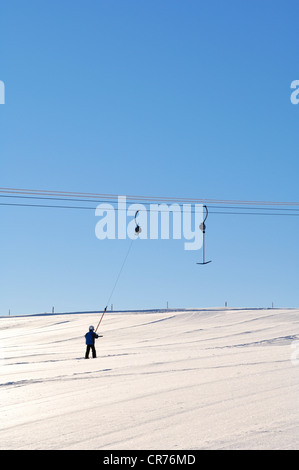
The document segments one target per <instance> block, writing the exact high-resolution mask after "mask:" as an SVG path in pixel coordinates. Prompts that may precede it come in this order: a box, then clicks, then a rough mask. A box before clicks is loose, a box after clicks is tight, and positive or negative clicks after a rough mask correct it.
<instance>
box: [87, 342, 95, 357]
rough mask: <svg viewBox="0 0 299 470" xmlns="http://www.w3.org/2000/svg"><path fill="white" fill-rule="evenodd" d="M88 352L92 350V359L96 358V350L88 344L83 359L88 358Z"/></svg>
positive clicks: (92, 345)
mask: <svg viewBox="0 0 299 470" xmlns="http://www.w3.org/2000/svg"><path fill="white" fill-rule="evenodd" d="M90 350H92V357H93V358H95V357H97V353H96V348H95V347H94V344H88V345H87V346H86V353H85V359H88V358H89V351H90Z"/></svg>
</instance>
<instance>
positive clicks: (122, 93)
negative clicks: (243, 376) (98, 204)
mask: <svg viewBox="0 0 299 470" xmlns="http://www.w3.org/2000/svg"><path fill="white" fill-rule="evenodd" d="M298 18H299V4H298V2H297V1H290V0H286V1H284V2H283V1H281V0H279V1H278V0H258V1H257V0H252V1H250V2H248V1H240V0H227V1H222V0H221V1H220V0H216V1H215V0H214V1H213V0H212V1H211V0H209V1H200V0H197V1H194V0H188V1H182V0H180V1H178V0H159V1H157V0H147V1H140V0H109V1H108V0H105V1H104V0H97V1H96V0H84V1H83V0H72V1H70V0H59V1H58V0H51V1H40V0H28V1H26V2H25V1H23V0H13V1H11V0H2V1H1V6H0V80H2V81H4V83H5V86H6V103H5V105H1V106H0V136H1V140H0V186H1V187H13V188H32V189H49V190H62V191H78V192H96V193H112V194H128V195H130V194H136V195H149V196H154V195H155V196H171V197H179V198H184V197H191V198H215V199H242V200H246V199H247V200H269V201H298V200H299V196H298V176H299V158H298V157H299V155H298V145H299V141H298V135H299V132H298V131H299V105H297V106H295V105H292V104H291V102H290V94H291V89H290V84H291V82H292V81H293V80H296V79H299V56H298V50H299V39H298V38H299V36H298ZM0 220H1V231H0V243H1V244H0V254H1V255H0V256H1V268H0V269H1V282H0V314H7V313H8V310H9V309H11V313H12V314H19V313H37V312H44V311H48V312H49V311H51V308H52V306H55V309H56V311H71V310H82V309H86V310H92V309H101V308H103V307H104V306H105V302H106V301H107V298H108V296H109V292H110V290H111V288H112V286H113V283H114V280H115V277H116V275H117V272H118V270H119V267H120V265H121V262H122V259H123V256H124V254H125V252H126V250H127V247H128V243H129V240H125V241H113V240H111V241H108V240H106V241H100V240H97V238H96V237H95V233H94V228H95V224H96V221H97V220H96V218H95V215H94V213H93V212H92V211H91V212H88V211H87V212H85V211H63V210H62V209H60V210H59V209H56V210H55V209H45V210H43V209H31V208H17V207H2V208H0ZM208 220H209V224H208V230H207V256H208V257H209V258H212V259H213V262H212V263H211V264H210V265H208V266H206V267H204V268H202V267H200V266H197V265H196V261H199V260H200V258H201V256H202V253H201V252H186V251H184V250H183V242H182V241H165V240H157V241H152V240H138V242H137V243H136V244H134V247H133V250H132V252H131V253H130V257H129V259H128V261H127V264H126V266H125V269H124V271H123V273H122V277H121V279H120V281H119V284H118V286H117V289H116V291H115V294H114V296H113V299H112V302H113V304H114V308H115V309H117V308H122V309H130V308H152V307H164V306H165V305H166V302H167V301H168V302H169V306H170V307H176V306H178V307H201V306H202V307H209V306H211V307H213V306H222V305H224V302H225V301H227V302H228V304H229V305H231V306H234V307H238V306H243V307H247V306H248V307H251V306H256V307H258V306H261V307H267V306H270V305H271V302H272V301H273V302H274V305H275V306H282V307H295V306H297V307H298V304H299V297H298V265H299V250H298V228H299V218H298V217H283V218H278V217H246V216H245V217H242V216H238V217H234V216H227V217H226V216H223V215H219V216H217V215H211V216H210V217H209V219H208Z"/></svg>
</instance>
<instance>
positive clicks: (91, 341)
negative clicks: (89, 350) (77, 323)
mask: <svg viewBox="0 0 299 470" xmlns="http://www.w3.org/2000/svg"><path fill="white" fill-rule="evenodd" d="M98 337H99V335H97V334H96V333H95V332H94V331H89V332H88V333H86V335H85V339H86V344H87V345H90V346H91V345H92V344H94V340H95V339H96V338H98Z"/></svg>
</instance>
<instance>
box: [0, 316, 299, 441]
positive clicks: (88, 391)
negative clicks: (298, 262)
mask: <svg viewBox="0 0 299 470" xmlns="http://www.w3.org/2000/svg"><path fill="white" fill-rule="evenodd" d="M98 320H99V314H97V313H85V314H70V313H69V314H57V315H40V316H20V317H2V318H0V341H1V343H0V367H1V377H0V382H1V383H0V398H1V400H0V449H106V450H108V449H130V450H131V449H135V450H136V449H145V450H146V449H151V450H154V449H164V450H166V449H172V450H180V449H183V450H193V449H296V448H297V449H298V447H299V445H298V443H299V310H294V309H286V310H276V309H271V310H260V309H256V310H246V309H244V310H240V309H233V310H229V309H210V310H208V309H204V310H177V311H175V310H174V311H171V310H164V311H146V312H113V313H112V312H107V313H106V315H105V317H104V320H103V322H102V324H101V327H100V331H98V333H99V334H102V335H103V337H102V338H99V339H97V340H96V348H97V354H98V357H97V358H96V359H89V360H85V359H84V354H85V340H84V334H85V333H86V332H87V331H88V327H89V325H90V324H94V325H96V324H97V322H98Z"/></svg>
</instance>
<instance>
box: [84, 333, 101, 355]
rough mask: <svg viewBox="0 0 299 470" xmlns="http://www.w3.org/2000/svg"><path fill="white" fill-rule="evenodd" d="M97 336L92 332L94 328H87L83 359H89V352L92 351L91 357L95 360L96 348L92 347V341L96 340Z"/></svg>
mask: <svg viewBox="0 0 299 470" xmlns="http://www.w3.org/2000/svg"><path fill="white" fill-rule="evenodd" d="M98 337H99V335H97V334H96V333H95V332H94V327H93V326H90V327H89V332H88V333H86V335H85V339H86V353H85V359H89V351H90V350H92V357H93V358H95V357H97V353H96V348H95V346H94V340H95V339H96V338H98Z"/></svg>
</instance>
